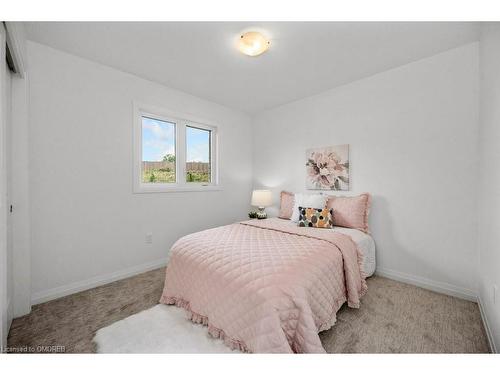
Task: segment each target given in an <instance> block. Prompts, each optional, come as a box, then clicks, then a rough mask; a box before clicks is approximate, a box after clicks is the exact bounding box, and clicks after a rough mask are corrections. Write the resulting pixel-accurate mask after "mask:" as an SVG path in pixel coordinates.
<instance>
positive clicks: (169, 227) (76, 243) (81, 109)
mask: <svg viewBox="0 0 500 375" xmlns="http://www.w3.org/2000/svg"><path fill="white" fill-rule="evenodd" d="M145 58H147V57H146V56H145ZM28 61H29V67H30V68H29V69H28V73H29V77H30V80H29V82H30V99H29V100H30V187H31V215H32V221H31V232H32V291H33V296H32V299H33V300H34V301H35V302H40V301H42V300H45V299H49V298H53V297H54V296H57V295H61V294H65V293H68V292H71V291H74V290H78V289H81V288H84V287H86V286H90V285H91V284H92V283H94V284H95V283H99V282H102V281H104V279H103V278H102V277H103V275H104V276H105V275H108V276H109V275H112V276H113V275H114V276H123V275H124V274H127V273H128V272H129V271H130V272H134V271H136V272H137V271H140V270H143V269H145V268H147V267H154V266H158V265H159V264H161V263H162V262H164V260H165V258H166V256H167V253H168V250H169V248H170V246H171V245H172V244H173V242H174V241H175V240H177V239H178V238H179V237H181V236H182V235H185V234H187V233H191V232H194V231H198V230H201V229H204V228H208V227H214V226H218V225H222V224H228V223H231V222H234V221H236V220H241V219H244V218H245V216H246V213H247V211H248V208H249V199H250V192H251V178H252V157H251V152H252V149H251V147H252V145H251V142H250V141H249V140H251V119H250V118H249V117H248V116H247V115H245V114H242V113H240V112H237V111H233V110H230V109H228V108H225V107H222V106H220V105H217V104H213V103H211V102H207V101H205V100H202V99H198V98H196V97H193V96H190V95H187V94H184V93H181V92H178V91H175V90H171V89H168V88H166V87H164V86H161V85H158V84H155V83H152V82H150V81H146V80H143V79H140V78H138V77H135V76H132V75H130V74H126V73H122V72H119V71H117V70H114V69H111V68H109V67H105V66H102V65H99V64H96V63H93V62H90V61H88V60H84V59H81V58H78V57H75V56H72V55H69V54H65V53H62V52H60V51H57V50H54V49H51V48H48V47H45V46H43V45H40V44H36V43H32V42H30V43H28ZM133 100H137V101H140V102H141V103H146V104H151V105H154V106H160V107H166V108H169V109H172V110H175V111H179V112H182V113H188V114H192V115H194V116H196V117H200V118H205V119H207V120H210V121H212V122H214V123H216V124H218V126H219V137H220V138H219V140H220V147H219V151H220V165H219V166H220V182H221V184H222V185H223V190H222V191H214V192H188V193H155V194H133V193H132V166H133V165H132V164H133V160H132V146H133V145H132V121H133V105H132V102H133ZM147 232H153V244H152V245H147V244H145V234H146V233H147Z"/></svg>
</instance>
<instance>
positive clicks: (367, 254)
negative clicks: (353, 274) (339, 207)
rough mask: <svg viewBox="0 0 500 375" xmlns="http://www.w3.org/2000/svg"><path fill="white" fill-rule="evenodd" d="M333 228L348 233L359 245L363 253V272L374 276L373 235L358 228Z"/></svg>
mask: <svg viewBox="0 0 500 375" xmlns="http://www.w3.org/2000/svg"><path fill="white" fill-rule="evenodd" d="M333 230H334V231H337V232H340V233H343V234H346V235H348V236H349V237H351V238H352V240H353V241H354V242H355V243H356V245H358V248H359V250H360V251H361V253H363V272H364V273H365V275H366V277H368V276H372V275H373V274H374V273H375V268H376V262H375V241H373V237H372V236H370V235H369V234H366V233H364V232H362V231H360V230H357V229H351V228H342V227H335V228H334V229H333Z"/></svg>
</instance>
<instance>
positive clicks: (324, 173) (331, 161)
mask: <svg viewBox="0 0 500 375" xmlns="http://www.w3.org/2000/svg"><path fill="white" fill-rule="evenodd" d="M306 160H307V162H306V169H307V171H306V172H307V174H306V188H307V189H316V190H349V145H338V146H330V147H322V148H313V149H309V150H307V151H306Z"/></svg>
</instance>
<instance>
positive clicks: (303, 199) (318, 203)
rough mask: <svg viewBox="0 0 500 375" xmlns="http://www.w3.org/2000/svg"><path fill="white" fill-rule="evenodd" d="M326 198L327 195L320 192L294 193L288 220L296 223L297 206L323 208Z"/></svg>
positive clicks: (297, 215) (297, 218)
mask: <svg viewBox="0 0 500 375" xmlns="http://www.w3.org/2000/svg"><path fill="white" fill-rule="evenodd" d="M327 198H328V197H327V196H325V195H320V194H295V199H294V202H293V210H292V217H290V220H291V221H293V222H295V223H298V221H299V216H300V214H299V207H307V208H321V209H323V208H325V206H326V199H327Z"/></svg>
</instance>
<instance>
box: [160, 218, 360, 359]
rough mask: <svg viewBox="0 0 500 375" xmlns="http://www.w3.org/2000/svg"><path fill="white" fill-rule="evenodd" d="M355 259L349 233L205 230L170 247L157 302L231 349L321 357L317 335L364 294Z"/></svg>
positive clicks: (277, 224)
mask: <svg viewBox="0 0 500 375" xmlns="http://www.w3.org/2000/svg"><path fill="white" fill-rule="evenodd" d="M361 256H362V255H361V253H360V252H359V251H358V249H357V246H356V245H355V243H354V242H353V241H352V240H351V238H350V237H349V236H346V235H344V234H341V233H336V232H334V231H330V230H328V229H316V228H300V227H297V226H293V225H290V222H289V221H287V220H282V219H267V220H250V221H245V222H242V223H236V224H232V225H227V226H223V227H218V228H214V229H209V230H205V231H202V232H197V233H193V234H190V235H188V236H185V237H182V238H181V239H179V240H178V241H177V242H176V243H175V244H174V246H173V247H172V250H171V256H170V261H169V263H168V267H167V271H166V278H165V288H164V290H163V295H162V297H161V300H160V302H161V303H165V304H176V305H178V306H180V307H183V308H185V309H186V310H187V311H188V312H189V317H190V319H192V320H193V321H194V322H197V323H203V324H205V325H208V328H209V332H210V333H211V334H212V335H213V336H215V337H219V338H222V339H224V341H225V343H226V344H227V345H229V346H230V347H232V348H238V349H239V350H242V351H248V352H254V353H277V352H278V353H291V352H296V353H324V349H323V346H322V345H321V342H320V339H319V336H318V332H320V331H322V330H326V329H328V328H330V327H331V326H332V325H333V324H334V323H335V318H336V313H337V311H338V309H339V308H340V307H341V306H342V304H343V303H344V302H346V301H347V303H348V305H349V306H350V307H355V308H357V307H359V304H360V297H361V296H362V295H363V294H364V293H365V292H366V289H367V287H366V282H365V277H364V275H363V274H362V271H361V268H360V264H361V262H362V259H361Z"/></svg>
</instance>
